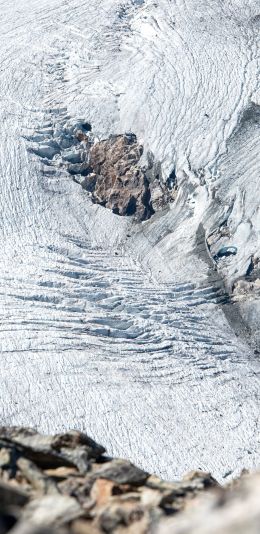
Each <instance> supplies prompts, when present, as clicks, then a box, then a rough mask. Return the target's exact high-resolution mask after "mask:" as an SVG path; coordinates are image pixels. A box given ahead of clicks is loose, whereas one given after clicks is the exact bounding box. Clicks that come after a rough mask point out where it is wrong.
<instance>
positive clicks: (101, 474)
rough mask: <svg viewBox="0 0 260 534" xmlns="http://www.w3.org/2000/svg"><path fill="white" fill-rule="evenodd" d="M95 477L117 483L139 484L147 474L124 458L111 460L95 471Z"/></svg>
mask: <svg viewBox="0 0 260 534" xmlns="http://www.w3.org/2000/svg"><path fill="white" fill-rule="evenodd" d="M95 477H96V478H106V479H108V480H112V481H113V482H117V483H118V484H131V485H132V486H141V485H143V484H144V483H145V481H146V480H147V478H148V477H149V474H148V473H146V472H145V471H142V469H139V468H138V467H135V466H134V465H133V464H131V463H130V462H127V461H126V460H112V461H111V462H108V463H106V464H104V465H103V466H102V468H101V469H99V470H98V471H96V472H95Z"/></svg>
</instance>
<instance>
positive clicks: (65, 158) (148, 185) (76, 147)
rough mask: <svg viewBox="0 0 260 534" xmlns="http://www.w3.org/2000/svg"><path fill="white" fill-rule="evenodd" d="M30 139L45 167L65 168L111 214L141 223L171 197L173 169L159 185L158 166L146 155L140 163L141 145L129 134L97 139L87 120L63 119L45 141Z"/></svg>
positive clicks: (159, 172)
mask: <svg viewBox="0 0 260 534" xmlns="http://www.w3.org/2000/svg"><path fill="white" fill-rule="evenodd" d="M86 125H87V127H86ZM48 131H49V130H48ZM41 135H42V136H43V139H42V137H41ZM30 140H31V141H34V142H35V143H36V146H35V147H31V148H30V150H31V151H33V152H34V153H35V154H36V155H38V156H39V157H40V158H42V160H43V161H44V164H45V165H51V166H57V167H58V168H61V167H63V168H65V169H66V170H67V171H68V172H69V173H70V174H71V175H72V176H73V179H74V181H76V182H77V183H79V184H80V185H81V186H82V187H83V189H85V190H86V191H88V192H89V193H90V194H91V198H92V200H93V202H95V203H98V204H101V205H102V206H104V207H106V208H109V209H111V210H112V211H113V212H114V213H115V214H117V215H126V216H134V218H135V220H136V221H144V220H146V219H149V218H150V217H151V215H152V214H153V213H155V212H156V211H158V210H161V209H163V208H164V207H165V206H166V205H168V204H169V203H170V202H173V200H174V199H175V197H176V177H175V173H174V171H173V172H172V173H171V175H170V177H169V179H168V181H167V183H163V181H162V179H161V168H160V164H159V163H157V162H154V158H153V155H152V154H150V153H149V154H148V163H147V165H146V166H143V165H142V164H141V156H142V154H143V147H142V145H141V144H140V143H138V141H137V138H136V136H135V135H134V134H133V133H128V134H127V133H126V134H123V135H112V136H110V137H109V138H108V139H105V140H102V141H97V140H96V139H95V138H94V136H93V134H92V133H91V125H90V124H89V123H76V124H75V123H74V124H73V121H67V122H66V123H65V124H63V125H62V126H60V127H58V126H57V127H54V128H53V129H51V130H50V133H49V135H48V138H47V139H46V135H43V134H40V135H39V132H37V133H36V134H35V135H34V137H33V138H32V139H30Z"/></svg>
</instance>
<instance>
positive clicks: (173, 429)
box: [0, 0, 260, 479]
mask: <svg viewBox="0 0 260 534" xmlns="http://www.w3.org/2000/svg"><path fill="white" fill-rule="evenodd" d="M257 4H258V2H257V1H251V2H250V4H249V3H248V2H246V1H245V0H241V1H239V0H236V1H230V2H228V3H225V5H224V3H222V2H219V1H218V0H207V1H206V0H201V1H197V0H186V1H184V0H174V1H170V0H158V1H157V2H151V1H149V0H147V1H134V0H132V1H130V0H102V1H98V0H95V1H94V0H93V1H92V0H88V2H82V0H70V2H67V1H65V0H41V1H39V0H25V1H24V2H23V3H22V4H21V2H20V1H18V0H12V2H9V1H7V0H1V1H0V8H1V19H0V25H1V36H2V38H1V43H0V58H1V71H0V97H1V98H0V119H1V120H0V179H1V227H0V239H1V255H0V266H1V276H0V314H1V321H0V340H1V356H2V358H1V366H0V381H1V386H0V406H1V423H2V424H17V425H18V424H19V425H21V424H23V425H32V426H37V427H38V428H39V429H40V430H43V431H51V432H54V431H58V430H62V429H65V428H66V429H67V428H69V427H71V428H75V427H77V428H80V429H82V430H86V431H87V432H88V433H89V434H90V435H92V437H93V438H94V439H96V440H97V441H100V442H101V443H102V444H104V445H105V446H106V447H107V449H108V452H109V453H111V454H113V455H118V456H123V457H124V456H125V457H128V458H130V459H131V460H132V461H134V462H135V463H137V464H139V465H141V466H142V467H143V468H145V469H147V470H149V471H151V472H156V473H158V474H160V475H161V476H163V477H166V478H174V477H175V476H179V475H180V474H182V473H183V472H184V471H186V470H189V469H191V468H201V469H205V470H210V471H211V472H213V474H214V475H215V476H217V477H218V478H220V479H221V478H222V477H224V476H225V475H226V474H227V473H228V472H233V474H236V473H238V472H239V471H240V469H241V468H242V467H254V466H256V465H257V462H258V459H259V441H260V423H259V407H260V406H259V404H260V402H259V363H258V361H257V359H255V357H254V355H253V352H252V350H251V349H250V348H249V346H248V345H247V344H246V342H244V341H243V340H242V337H241V336H239V335H236V334H235V331H234V328H233V326H230V324H229V323H228V321H227V319H226V317H225V314H224V306H225V296H224V294H223V285H222V282H221V279H220V277H219V276H218V274H217V272H216V271H213V270H212V269H211V268H210V266H209V263H208V261H207V258H206V254H205V235H204V233H205V231H207V230H209V229H211V230H212V228H213V227H214V224H215V225H217V224H220V222H221V220H222V219H223V218H225V215H226V213H227V212H228V210H229V209H230V205H231V204H232V206H234V209H233V211H232V232H233V235H234V236H235V239H233V242H235V243H236V245H237V247H238V252H237V255H236V256H231V259H230V258H229V261H230V262H232V261H234V263H230V264H229V271H228V273H229V276H230V279H231V280H232V277H233V276H234V273H236V274H237V276H238V275H240V274H243V272H244V270H245V269H246V268H247V264H248V262H249V260H250V255H251V254H252V253H255V252H256V250H257V247H258V248H259V242H258V237H257V236H259V208H258V204H257V192H259V191H258V189H257V188H258V187H259V185H258V184H259V181H257V178H256V176H257V175H256V173H257V168H259V166H258V163H259V161H258V160H257V157H258V154H259V147H257V142H258V141H257V139H258V137H257V129H256V124H255V120H254V117H253V118H252V116H251V115H250V113H249V112H248V110H251V109H253V108H254V107H257V102H258V100H259V94H258V93H257V87H256V72H257V55H256V54H257V49H256V35H257V27H258V24H259V13H258V11H257ZM71 118H72V120H73V119H75V121H76V120H77V119H80V118H83V119H84V120H86V121H89V122H91V124H92V125H93V131H95V132H97V134H99V135H100V136H102V135H103V136H106V135H109V134H110V133H121V132H124V131H134V132H135V133H136V134H137V135H138V138H139V139H140V140H142V141H143V143H144V146H145V149H146V150H147V149H149V150H152V152H153V153H154V155H155V157H156V158H157V159H158V160H160V161H161V162H162V169H163V173H164V175H165V177H167V176H168V175H169V174H170V172H171V171H172V168H173V166H175V168H176V173H177V178H178V182H179V195H178V199H177V201H176V204H175V205H174V206H173V207H172V209H170V210H168V211H166V212H164V213H162V214H160V215H158V216H155V217H154V218H153V219H152V220H151V221H148V222H147V223H144V224H141V225H139V226H135V225H134V223H133V222H132V221H131V220H130V219H122V218H119V217H117V216H115V215H113V214H112V213H110V212H109V211H108V210H105V209H103V208H101V207H99V206H94V205H92V204H91V201H90V200H89V198H88V197H87V195H86V193H85V192H84V191H83V190H82V189H81V187H80V186H79V185H78V184H76V183H75V182H73V181H72V179H71V177H70V176H69V175H68V174H67V173H66V172H65V171H63V170H62V169H60V170H59V169H55V170H53V168H51V167H49V166H48V165H44V164H43V163H42V162H41V161H40V160H39V158H37V157H36V156H33V155H32V154H31V153H30V152H28V139H30V137H32V138H34V140H35V133H36V132H37V135H38V142H39V147H40V149H41V150H42V147H45V149H44V150H45V151H46V147H49V148H48V149H49V150H50V147H51V145H50V137H51V136H52V135H53V130H55V129H56V130H58V129H59V124H63V123H64V121H66V119H68V120H71ZM45 153H46V152H45ZM49 155H50V154H49ZM218 194H219V195H221V198H220V200H221V202H219V208H218V210H217V209H212V203H211V199H214V198H216V195H217V196H218ZM258 198H259V196H258ZM201 225H202V226H201ZM201 228H202V230H201ZM203 229H204V230H203ZM203 232H204V233H203ZM257 232H258V233H257ZM227 245H228V243H227ZM236 269H237V271H236ZM238 330H239V328H238ZM238 333H239V332H238Z"/></svg>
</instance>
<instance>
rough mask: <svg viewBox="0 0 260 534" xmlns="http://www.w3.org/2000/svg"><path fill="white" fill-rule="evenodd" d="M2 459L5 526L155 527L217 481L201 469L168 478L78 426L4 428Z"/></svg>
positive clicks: (20, 531)
mask: <svg viewBox="0 0 260 534" xmlns="http://www.w3.org/2000/svg"><path fill="white" fill-rule="evenodd" d="M83 453H84V455H83ZM82 458H84V462H83V460H82ZM0 459H1V467H0V534H5V533H6V532H10V533H11V534H40V533H41V534H44V533H46V534H47V533H49V534H53V533H57V534H58V533H59V534H88V533H92V534H95V533H96V534H102V533H108V534H109V533H111V534H113V533H115V534H123V533H125V534H139V533H140V534H145V533H149V532H155V533H156V531H157V530H156V529H157V528H159V525H160V524H161V522H162V521H163V519H166V518H167V517H171V516H174V515H175V514H176V513H177V512H180V511H182V510H184V508H185V507H186V506H187V504H188V503H189V502H190V501H192V500H193V499H195V498H196V496H197V495H198V494H200V493H201V492H204V491H205V490H207V489H209V490H212V488H213V489H214V488H218V484H217V482H216V481H215V480H214V479H213V478H212V477H211V476H210V475H209V474H207V473H202V472H195V473H191V474H190V476H188V477H186V478H185V479H183V481H181V482H165V481H162V480H160V479H159V478H158V477H155V476H151V475H149V474H148V473H146V472H145V471H143V470H142V469H140V468H138V467H135V466H134V465H132V464H131V463H130V462H128V461H127V460H122V459H111V458H109V457H107V456H105V449H104V448H103V447H101V446H100V445H98V444H96V443H95V442H94V441H93V440H92V439H91V438H89V437H88V436H87V435H86V434H82V433H80V432H76V431H71V432H67V433H65V434H59V435H56V436H53V437H52V436H45V435H41V434H39V433H37V432H36V431H35V430H31V429H24V428H16V427H11V428H6V427H4V428H0ZM82 462H83V463H82Z"/></svg>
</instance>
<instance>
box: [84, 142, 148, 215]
mask: <svg viewBox="0 0 260 534" xmlns="http://www.w3.org/2000/svg"><path fill="white" fill-rule="evenodd" d="M142 151H143V150H142V147H141V145H139V144H138V143H137V140H136V137H135V136H134V135H121V136H117V137H115V136H112V137H110V138H109V139H108V140H106V141H101V142H99V143H96V144H94V145H93V147H92V148H91V150H90V158H89V164H90V167H91V169H92V171H93V173H94V175H95V177H96V183H95V189H94V191H93V200H94V201H95V202H98V203H99V204H102V205H103V206H105V207H107V208H110V209H111V210H112V211H113V212H114V213H116V214H118V215H135V217H136V218H137V219H138V220H145V219H148V218H149V217H150V216H151V215H152V214H153V213H154V210H153V208H152V205H151V193H150V189H149V182H148V180H147V178H146V176H145V174H144V172H143V171H142V170H141V169H140V167H139V166H138V163H139V160H140V158H141V155H142ZM86 181H87V179H86ZM90 183H91V188H92V183H93V175H92V178H91V180H90Z"/></svg>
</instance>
